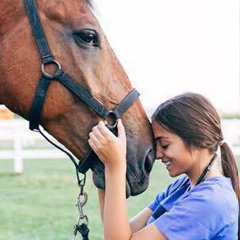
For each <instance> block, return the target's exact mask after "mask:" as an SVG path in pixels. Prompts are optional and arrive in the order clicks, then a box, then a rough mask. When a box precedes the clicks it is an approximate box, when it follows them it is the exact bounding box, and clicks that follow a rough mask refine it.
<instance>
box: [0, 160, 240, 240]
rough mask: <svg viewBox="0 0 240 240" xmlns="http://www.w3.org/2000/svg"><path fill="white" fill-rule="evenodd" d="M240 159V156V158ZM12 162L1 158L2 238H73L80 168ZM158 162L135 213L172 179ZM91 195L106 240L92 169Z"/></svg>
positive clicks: (94, 233) (92, 214)
mask: <svg viewBox="0 0 240 240" xmlns="http://www.w3.org/2000/svg"><path fill="white" fill-rule="evenodd" d="M238 161H240V157H238ZM12 165H13V163H12V162H11V161H7V160H3V161H0V240H40V239H41V240H70V239H75V238H74V237H73V234H72V232H73V225H74V224H75V222H76V219H77V208H76V207H75V201H76V198H77V196H78V186H77V184H76V179H75V173H74V168H73V166H72V164H71V162H70V161H69V160H68V159H65V160H37V159H35V160H25V161H24V168H25V169H24V173H23V174H21V175H15V174H13V173H12V169H13V167H12ZM172 181H173V179H171V178H170V177H169V176H168V175H167V172H166V170H165V169H164V167H163V166H162V165H161V164H160V162H157V163H156V164H155V167H154V169H153V171H152V174H151V179H150V185H149V188H148V190H147V191H146V192H145V193H143V194H141V195H140V196H137V197H132V198H130V199H128V209H129V217H132V216H134V215H135V214H136V213H137V212H139V211H140V210H141V209H142V208H144V207H145V206H146V204H148V203H149V202H150V201H151V200H152V199H153V198H154V197H155V195H156V194H157V192H158V191H160V190H162V189H163V188H164V187H165V186H166V185H167V184H168V183H170V182H172ZM86 192H87V193H88V196H89V200H88V203H87V205H86V206H85V209H84V212H85V213H86V214H87V215H88V218H89V228H90V240H101V239H103V237H102V224H101V219H100V214H99V207H98V197H97V191H96V188H95V187H94V185H93V184H92V181H91V173H90V172H89V173H88V179H87V186H86ZM77 239H81V238H80V236H78V237H77Z"/></svg>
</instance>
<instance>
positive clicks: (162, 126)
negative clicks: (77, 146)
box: [89, 93, 239, 240]
mask: <svg viewBox="0 0 240 240" xmlns="http://www.w3.org/2000/svg"><path fill="white" fill-rule="evenodd" d="M152 127H153V133H154V136H155V141H156V158H157V159H159V160H161V161H162V163H163V164H164V165H165V166H166V169H167V170H168V172H169V175H170V176H172V177H176V176H179V175H181V174H184V175H183V176H182V177H181V178H180V179H178V180H176V181H175V182H174V183H172V184H170V185H169V186H168V187H167V188H166V190H165V191H164V192H161V193H159V194H158V195H157V196H156V198H155V200H153V202H151V203H150V204H149V205H148V206H147V207H146V208H145V209H144V210H142V211H141V212H140V213H139V214H138V215H137V216H135V217H134V218H133V219H132V220H131V221H130V222H129V221H128V216H127V207H126V200H125V196H126V194H125V184H126V182H125V173H126V137H125V132H124V126H123V125H122V122H121V120H119V122H118V137H116V136H114V135H113V134H112V133H111V132H110V131H109V130H108V129H107V128H106V127H105V125H104V123H103V122H100V123H99V124H98V125H97V126H96V127H94V128H93V130H92V132H91V133H90V139H89V144H90V146H91V147H92V148H93V150H94V151H95V152H96V153H97V155H98V156H99V158H100V159H101V161H102V162H103V163H104V165H105V180H106V189H105V192H104V191H102V190H99V201H100V208H101V211H102V218H103V225H104V236H105V240H130V239H131V240H167V239H168V240H237V239H239V238H238V224H239V223H238V218H239V179H238V170H237V164H236V161H235V159H234V156H233V154H232V152H231V150H230V148H229V147H228V145H227V143H226V142H225V141H224V138H223V135H222V131H221V125H220V119H219V117H218V114H217V112H216V110H215V109H214V107H213V106H212V104H211V103H210V102H209V101H208V100H207V99H206V98H205V97H203V96H201V95H199V94H194V93H186V94H182V95H179V96H176V97H174V98H172V99H170V100H168V101H166V102H164V103H163V104H161V105H160V106H159V107H158V108H157V110H156V111H155V113H154V114H153V117H152ZM219 147H220V150H221V165H222V171H221V170H220V167H219V166H218V162H217V161H216V151H217V149H218V148H219ZM159 177H161V176H159Z"/></svg>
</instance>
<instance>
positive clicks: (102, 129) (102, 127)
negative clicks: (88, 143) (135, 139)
mask: <svg viewBox="0 0 240 240" xmlns="http://www.w3.org/2000/svg"><path fill="white" fill-rule="evenodd" d="M98 129H99V131H100V133H101V134H102V135H103V137H104V138H106V139H109V137H115V135H114V134H113V133H112V132H111V131H110V130H109V129H108V128H107V127H106V125H105V124H104V122H103V121H100V122H99V124H98Z"/></svg>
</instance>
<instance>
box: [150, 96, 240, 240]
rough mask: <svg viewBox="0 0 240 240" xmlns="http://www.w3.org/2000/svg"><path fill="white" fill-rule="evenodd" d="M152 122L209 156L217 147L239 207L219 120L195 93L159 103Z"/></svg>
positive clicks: (234, 173)
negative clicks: (206, 151)
mask: <svg viewBox="0 0 240 240" xmlns="http://www.w3.org/2000/svg"><path fill="white" fill-rule="evenodd" d="M152 120H155V121H157V122H158V123H159V124H160V125H161V126H162V127H164V128H165V129H167V130H168V131H171V132H173V133H175V134H177V135H178V136H179V137H181V138H182V139H183V141H184V142H185V143H186V144H187V145H188V146H196V147H200V148H207V149H208V150H209V151H210V152H211V153H215V152H216V151H217V149H218V146H220V150H221V163H222V170H223V174H224V176H226V177H230V178H231V180H232V184H233V188H234V191H235V193H236V195H237V198H238V203H240V190H239V177H238V168H237V163H236V160H235V158H234V155H233V153H232V151H231V149H230V148H229V146H228V144H227V143H226V142H223V134H222V130H221V123H220V118H219V116H218V113H217V111H216V110H215V108H214V107H213V105H212V104H211V102H210V101H209V100H208V99H206V98H205V97H204V96H202V95H200V94H196V93H185V94H181V95H178V96H176V97H174V98H171V99H169V100H167V101H166V102H164V103H162V104H161V105H160V106H159V107H158V108H157V109H156V111H155V113H154V114H153V116H152ZM239 223H240V221H239ZM238 229H239V227H238ZM239 234H240V233H238V236H239ZM238 239H240V237H238Z"/></svg>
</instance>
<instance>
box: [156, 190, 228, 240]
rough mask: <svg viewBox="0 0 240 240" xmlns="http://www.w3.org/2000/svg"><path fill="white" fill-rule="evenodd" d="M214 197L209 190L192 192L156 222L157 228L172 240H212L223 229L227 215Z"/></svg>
mask: <svg viewBox="0 0 240 240" xmlns="http://www.w3.org/2000/svg"><path fill="white" fill-rule="evenodd" d="M206 188H207V187H206ZM214 196H216V194H211V191H208V190H207V189H205V191H203V189H201V191H194V190H192V191H191V194H189V195H187V196H186V197H185V198H183V199H181V200H180V201H178V202H177V203H176V204H175V205H174V206H173V207H172V208H171V209H170V210H169V211H168V212H166V213H164V214H163V215H162V216H161V217H159V218H158V219H157V220H156V221H155V224H156V226H157V228H158V229H159V230H160V231H161V232H162V233H163V234H164V235H165V236H166V237H167V238H168V239H170V240H195V239H197V240H209V239H212V238H213V237H214V236H216V234H217V232H218V231H220V230H221V228H222V225H223V224H224V216H226V215H225V214H227V211H225V210H224V207H223V206H222V204H221V201H219V200H218V199H216V198H215V197H214Z"/></svg>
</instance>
